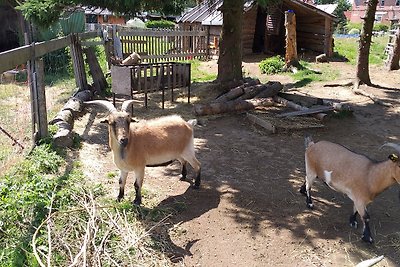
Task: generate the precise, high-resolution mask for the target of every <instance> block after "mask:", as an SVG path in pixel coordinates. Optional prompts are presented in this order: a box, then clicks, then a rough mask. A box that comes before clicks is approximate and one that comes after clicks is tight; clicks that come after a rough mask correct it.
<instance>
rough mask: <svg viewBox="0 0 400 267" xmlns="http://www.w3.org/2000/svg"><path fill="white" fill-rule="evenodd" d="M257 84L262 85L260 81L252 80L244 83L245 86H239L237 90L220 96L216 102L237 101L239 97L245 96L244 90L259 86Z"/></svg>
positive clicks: (234, 89)
mask: <svg viewBox="0 0 400 267" xmlns="http://www.w3.org/2000/svg"><path fill="white" fill-rule="evenodd" d="M257 84H260V81H259V80H258V79H255V80H250V81H249V82H247V83H244V84H242V85H239V86H236V87H235V88H233V89H231V90H229V91H228V92H227V93H225V94H222V95H220V96H218V97H217V99H216V100H215V101H216V102H226V101H230V100H233V99H236V98H238V97H239V96H241V95H243V94H244V89H245V88H246V87H248V86H254V85H257Z"/></svg>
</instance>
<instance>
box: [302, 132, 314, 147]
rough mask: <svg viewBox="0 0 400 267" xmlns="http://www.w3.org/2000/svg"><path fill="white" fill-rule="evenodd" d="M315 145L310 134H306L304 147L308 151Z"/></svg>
mask: <svg viewBox="0 0 400 267" xmlns="http://www.w3.org/2000/svg"><path fill="white" fill-rule="evenodd" d="M313 144H314V141H313V140H312V137H311V135H310V134H308V133H306V134H305V135H304V146H305V147H306V149H307V148H308V147H309V146H311V145H313Z"/></svg>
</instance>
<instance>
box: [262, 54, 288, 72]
mask: <svg viewBox="0 0 400 267" xmlns="http://www.w3.org/2000/svg"><path fill="white" fill-rule="evenodd" d="M284 66H285V61H284V60H283V58H282V57H281V56H274V57H270V58H266V59H264V60H262V61H261V62H260V65H259V67H260V70H261V72H262V73H266V74H275V73H279V72H282V69H283V67H284Z"/></svg>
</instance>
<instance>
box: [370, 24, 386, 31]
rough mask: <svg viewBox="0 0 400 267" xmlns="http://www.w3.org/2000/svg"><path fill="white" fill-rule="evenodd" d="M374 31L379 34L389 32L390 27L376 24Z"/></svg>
mask: <svg viewBox="0 0 400 267" xmlns="http://www.w3.org/2000/svg"><path fill="white" fill-rule="evenodd" d="M373 30H374V31H377V32H387V31H388V30H389V26H388V25H386V24H383V23H375V24H374V28H373Z"/></svg>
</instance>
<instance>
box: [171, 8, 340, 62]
mask: <svg viewBox="0 0 400 267" xmlns="http://www.w3.org/2000/svg"><path fill="white" fill-rule="evenodd" d="M222 2H223V0H216V1H212V2H211V3H209V2H208V1H204V2H203V3H202V4H200V5H198V6H196V7H194V8H193V9H191V10H190V11H188V12H186V13H185V14H184V15H183V16H182V17H181V18H179V19H178V23H179V24H180V25H181V27H184V28H186V29H195V28H198V27H206V28H208V30H209V32H210V36H211V38H210V40H211V41H212V40H213V38H212V37H216V38H218V36H219V35H220V33H221V29H222V14H221V12H220V11H219V10H218V9H219V7H220V6H221V5H222ZM277 2H279V3H277V4H276V5H274V6H272V7H269V8H268V9H264V8H262V7H261V6H259V5H258V4H257V3H256V1H245V4H244V9H243V15H244V17H243V29H242V43H243V54H244V55H248V54H252V53H262V52H266V53H274V54H284V52H285V25H284V22H285V21H284V20H285V18H284V14H285V11H287V10H292V11H293V12H294V13H295V14H296V33H297V46H298V51H301V50H303V49H304V50H311V51H315V52H318V53H325V54H327V56H331V55H332V53H333V23H334V21H335V19H336V17H335V16H334V15H332V14H329V13H327V12H325V11H323V10H321V9H319V8H318V7H316V6H313V5H311V4H307V3H304V2H302V1H300V0H282V1H277Z"/></svg>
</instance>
